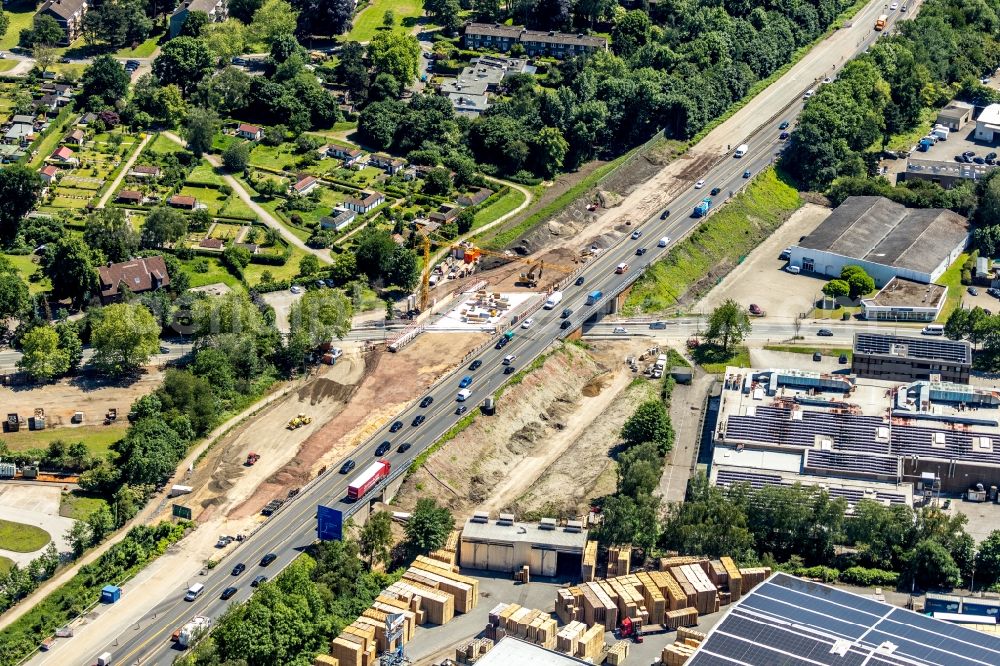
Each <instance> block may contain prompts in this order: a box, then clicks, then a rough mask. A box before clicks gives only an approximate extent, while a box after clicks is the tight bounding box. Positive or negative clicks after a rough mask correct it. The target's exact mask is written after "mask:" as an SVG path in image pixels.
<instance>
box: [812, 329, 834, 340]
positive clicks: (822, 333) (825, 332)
mask: <svg viewBox="0 0 1000 666" xmlns="http://www.w3.org/2000/svg"><path fill="white" fill-rule="evenodd" d="M816 335H818V336H820V337H824V338H832V337H833V331H831V330H830V329H828V328H821V329H819V330H818V331H816Z"/></svg>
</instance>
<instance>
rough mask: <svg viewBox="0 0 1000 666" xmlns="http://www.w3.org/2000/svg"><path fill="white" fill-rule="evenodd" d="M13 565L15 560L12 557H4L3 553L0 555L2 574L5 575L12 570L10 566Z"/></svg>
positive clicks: (0, 574) (0, 573)
mask: <svg viewBox="0 0 1000 666" xmlns="http://www.w3.org/2000/svg"><path fill="white" fill-rule="evenodd" d="M12 566H14V560H12V559H10V558H9V557H4V556H3V555H0V576H3V575H4V574H6V573H7V572H8V571H10V568H11V567H12Z"/></svg>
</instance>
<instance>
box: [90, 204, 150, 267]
mask: <svg viewBox="0 0 1000 666" xmlns="http://www.w3.org/2000/svg"><path fill="white" fill-rule="evenodd" d="M83 240H84V241H86V243H87V245H88V246H89V247H90V249H91V250H95V251H99V252H100V253H101V254H102V255H103V258H104V259H105V260H107V261H113V262H120V261H125V260H127V259H129V258H131V257H132V256H133V255H135V252H136V250H138V249H139V234H138V233H137V232H136V230H135V229H134V228H133V227H132V224H131V223H130V222H129V221H128V220H127V219H126V218H125V213H124V212H122V210H121V209H120V208H101V209H99V210H95V211H94V212H93V213H91V214H90V215H89V216H88V217H87V222H86V225H85V226H84V230H83Z"/></svg>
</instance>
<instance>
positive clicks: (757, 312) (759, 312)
mask: <svg viewBox="0 0 1000 666" xmlns="http://www.w3.org/2000/svg"><path fill="white" fill-rule="evenodd" d="M750 314H752V315H757V316H760V315H762V314H764V311H763V310H761V309H760V306H759V305H757V304H756V303H751V304H750Z"/></svg>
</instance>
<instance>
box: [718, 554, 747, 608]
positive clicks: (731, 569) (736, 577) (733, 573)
mask: <svg viewBox="0 0 1000 666" xmlns="http://www.w3.org/2000/svg"><path fill="white" fill-rule="evenodd" d="M719 562H721V563H722V566H723V567H725V569H726V576H727V579H728V580H727V584H728V585H729V595H730V597H731V600H732V601H733V602H736V601H739V600H740V597H741V596H743V575H742V574H741V573H740V570H739V569H738V568H736V563H735V562H733V558H731V557H720V558H719Z"/></svg>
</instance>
